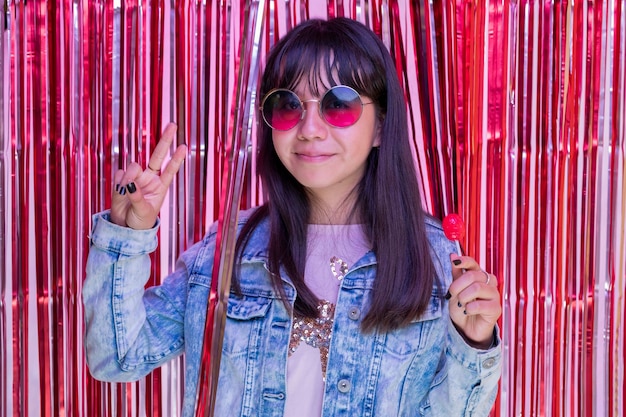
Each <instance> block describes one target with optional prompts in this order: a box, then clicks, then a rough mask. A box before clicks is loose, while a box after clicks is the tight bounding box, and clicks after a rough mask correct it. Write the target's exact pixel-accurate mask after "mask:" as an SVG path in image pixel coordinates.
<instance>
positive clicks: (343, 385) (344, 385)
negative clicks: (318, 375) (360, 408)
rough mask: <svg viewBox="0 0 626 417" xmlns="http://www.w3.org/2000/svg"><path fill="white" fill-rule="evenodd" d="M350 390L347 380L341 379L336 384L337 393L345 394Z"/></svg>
mask: <svg viewBox="0 0 626 417" xmlns="http://www.w3.org/2000/svg"><path fill="white" fill-rule="evenodd" d="M350 388H351V386H350V381H348V380H347V379H341V380H339V382H338V383H337V389H339V392H343V393H346V392H348V391H350Z"/></svg>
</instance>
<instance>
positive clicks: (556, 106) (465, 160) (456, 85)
mask: <svg viewBox="0 0 626 417" xmlns="http://www.w3.org/2000/svg"><path fill="white" fill-rule="evenodd" d="M247 3H249V4H253V5H258V4H261V3H262V7H264V14H263V16H264V18H263V22H262V26H261V31H260V38H259V39H254V40H253V41H256V42H260V53H259V54H254V56H253V58H252V59H253V60H255V61H254V62H252V63H248V64H255V63H256V64H258V65H259V68H262V64H263V60H264V57H265V55H266V52H267V50H268V48H269V47H270V46H271V45H272V44H273V43H274V42H275V41H276V39H277V38H279V37H280V36H281V35H282V34H284V33H285V32H286V31H287V30H288V29H289V28H291V27H292V26H293V25H295V24H296V23H297V22H300V21H302V20H304V19H308V18H311V17H324V18H325V17H329V16H349V17H352V18H354V19H357V20H360V21H362V22H364V23H366V24H367V25H369V26H370V27H372V28H373V29H374V30H375V31H376V32H377V33H378V34H380V36H381V37H382V38H383V40H384V41H385V43H386V44H387V45H388V46H389V48H390V50H391V52H392V54H393V56H394V57H395V59H396V62H397V65H398V74H399V75H400V77H401V79H402V82H403V84H404V86H405V88H406V98H407V103H408V109H409V111H410V119H409V123H410V132H411V135H412V137H411V140H412V142H413V144H414V150H415V160H416V164H417V167H418V172H419V175H420V180H421V184H422V187H423V188H422V192H423V195H424V197H425V201H424V203H425V206H426V208H427V209H428V211H430V212H431V213H433V214H434V215H435V216H437V217H442V216H444V215H445V214H447V213H449V212H458V213H460V214H461V215H462V216H463V217H464V218H465V219H466V222H467V223H468V226H469V227H468V229H469V230H468V233H467V236H466V237H465V239H464V240H463V241H462V242H461V243H462V245H463V248H464V249H465V251H466V252H467V253H469V254H471V255H473V256H475V257H476V258H477V259H478V260H479V261H480V262H481V264H482V265H483V266H484V267H485V268H487V269H489V270H490V271H493V272H494V273H495V274H496V275H497V276H498V279H499V282H500V286H501V292H502V298H503V305H504V314H503V317H502V321H501V328H502V332H503V338H504V339H503V340H504V355H505V368H504V373H503V378H502V383H501V389H500V395H499V397H498V401H497V403H496V406H495V407H494V411H493V413H492V414H493V415H497V416H507V417H508V416H512V417H513V416H531V415H537V416H565V417H569V416H598V417H604V416H610V417H618V416H623V415H625V414H626V399H625V398H626V388H625V383H624V382H625V381H624V375H625V370H624V365H625V361H626V359H625V356H626V354H625V347H626V342H625V340H624V334H625V329H624V327H625V325H624V322H625V319H624V316H625V313H626V308H625V304H624V303H625V300H624V293H625V282H626V235H625V231H624V229H625V222H626V180H625V179H626V175H625V173H624V168H625V167H624V163H625V154H626V149H625V148H626V145H625V141H626V86H625V82H626V81H625V77H626V75H625V74H626V1H625V0H621V1H620V0H612V1H611V0H605V1H576V2H574V1H573V0H570V1H543V2H540V1H529V0H508V1H507V0H500V1H491V0H480V1H478V0H474V1H470V0H464V1H463V0H457V1H450V0H444V1H434V2H429V1H408V0H397V1H392V0H387V1H384V0H360V1H359V0H332V1H328V2H327V3H324V2H318V1H291V0H282V1H276V0H267V1H262V2H258V1H256V2H250V1H249V2H247ZM245 16H246V2H245V1H241V2H232V1H222V2H217V1H205V2H196V1H189V0H187V1H169V2H166V1H165V0H148V1H137V0H134V1H122V0H115V1H105V0H73V1H69V0H68V1H58V0H49V1H42V0H37V1H36V0H28V1H14V0H0V417H4V416H30V415H42V416H57V415H64V416H87V415H89V416H96V415H98V416H141V415H148V416H175V415H178V410H179V407H180V402H181V398H182V366H183V360H182V359H176V360H174V361H173V362H172V363H171V364H170V365H168V366H165V367H163V368H162V369H160V370H158V371H155V372H154V373H153V374H151V375H150V376H148V377H147V378H145V379H144V380H142V381H140V382H137V383H130V384H108V383H101V382H98V381H95V380H93V379H92V378H91V377H90V376H89V374H88V372H87V369H86V364H85V357H84V352H83V345H82V333H83V322H82V307H81V303H80V291H81V286H82V282H83V280H84V277H85V272H84V265H85V260H86V256H87V251H88V246H89V232H90V223H91V219H90V216H91V215H92V214H93V213H95V212H98V211H100V210H102V209H104V208H106V207H108V205H109V201H110V194H111V186H112V174H113V172H114V171H115V170H116V169H117V168H118V167H123V166H125V164H127V163H128V162H129V161H131V160H139V161H140V163H143V164H145V162H146V161H147V159H148V158H149V156H150V152H151V151H152V149H153V148H154V146H155V143H156V141H157V139H158V136H159V132H160V131H161V130H162V127H163V126H164V125H165V123H167V122H168V121H175V122H176V123H177V124H178V126H179V141H185V142H186V143H187V144H188V145H189V150H190V152H189V156H188V159H187V161H186V164H185V166H184V169H183V171H182V172H181V173H180V175H179V176H178V178H177V180H176V182H175V184H174V185H173V186H172V189H171V192H170V194H169V198H168V200H167V201H166V204H165V208H164V210H163V212H162V222H163V226H162V228H161V231H160V235H159V238H160V246H159V249H158V250H157V252H156V253H155V255H154V256H153V266H154V273H153V276H152V283H158V282H159V281H160V280H161V279H162V277H163V276H165V275H166V274H167V272H168V271H170V270H171V269H172V268H173V264H174V261H175V259H176V257H177V255H178V254H179V253H180V251H182V250H184V249H185V248H186V247H187V246H188V245H190V244H191V243H192V242H194V241H196V240H198V239H199V238H200V237H201V236H202V235H203V233H204V232H205V230H206V229H207V227H208V225H209V224H210V223H212V222H213V221H214V220H215V219H217V218H218V217H219V215H220V211H222V214H223V210H224V207H225V206H226V205H227V204H226V202H225V201H220V196H221V195H224V194H223V190H222V184H224V183H225V182H224V176H225V173H227V172H228V167H229V166H230V163H229V159H228V156H229V155H230V151H231V150H232V149H233V146H235V142H236V141H237V140H239V139H240V138H241V137H242V136H243V137H244V138H245V140H246V141H247V146H246V147H245V148H246V149H247V150H248V158H247V165H245V171H243V172H244V173H245V177H244V183H243V195H242V199H241V206H242V207H249V206H251V205H256V204H258V203H259V202H260V201H262V189H261V186H260V184H259V183H258V181H257V179H256V178H255V177H254V175H252V173H253V172H254V170H255V161H254V146H255V140H254V135H255V125H254V123H252V125H251V126H252V127H251V128H250V129H248V128H247V126H248V121H246V120H244V118H242V117H237V112H238V111H241V106H243V105H246V104H247V105H251V104H252V105H253V104H254V103H253V102H252V103H251V102H246V103H244V102H240V101H243V99H237V94H236V93H237V91H242V90H243V91H246V90H247V89H254V88H256V84H255V82H256V78H255V77H240V76H239V74H241V71H240V70H239V69H240V68H239V66H240V62H241V59H240V56H241V57H248V58H250V56H251V55H246V54H249V53H250V51H248V50H245V49H244V50H242V48H250V45H252V44H253V42H250V40H249V39H248V38H249V37H250V36H253V34H251V33H245V27H246V25H245ZM246 39H248V41H247V42H246ZM245 45H247V46H245ZM248 60H249V59H248ZM253 91H254V90H253ZM251 99H252V100H255V99H256V98H255V97H254V95H252V97H251ZM253 115H254V113H253ZM254 116H256V115H254ZM254 122H256V120H255V121H254ZM242 129H243V131H242ZM237 132H239V133H237ZM242 132H243V133H242Z"/></svg>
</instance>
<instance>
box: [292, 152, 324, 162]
mask: <svg viewBox="0 0 626 417" xmlns="http://www.w3.org/2000/svg"><path fill="white" fill-rule="evenodd" d="M295 155H296V156H297V157H298V158H300V159H304V160H307V161H323V160H326V159H328V158H330V157H331V156H333V154H329V153H324V154H310V153H298V152H295Z"/></svg>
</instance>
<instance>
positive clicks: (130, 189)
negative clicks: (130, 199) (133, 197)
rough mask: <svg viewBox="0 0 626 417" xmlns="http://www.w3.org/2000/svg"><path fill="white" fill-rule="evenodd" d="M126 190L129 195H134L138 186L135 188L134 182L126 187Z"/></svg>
mask: <svg viewBox="0 0 626 417" xmlns="http://www.w3.org/2000/svg"><path fill="white" fill-rule="evenodd" d="M126 189H127V190H128V192H129V193H131V194H132V193H134V192H135V191H137V186H135V183H134V182H129V183H128V185H127V186H126Z"/></svg>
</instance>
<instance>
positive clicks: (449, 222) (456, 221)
mask: <svg viewBox="0 0 626 417" xmlns="http://www.w3.org/2000/svg"><path fill="white" fill-rule="evenodd" d="M441 225H442V226H443V233H444V234H445V235H446V237H447V238H448V239H450V240H455V241H456V243H457V249H458V251H459V255H460V254H461V247H460V245H459V240H460V239H463V236H465V222H464V221H463V218H462V217H461V216H459V215H458V214H456V213H451V214H448V215H447V216H446V217H445V218H444V219H443V222H442V223H441Z"/></svg>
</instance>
